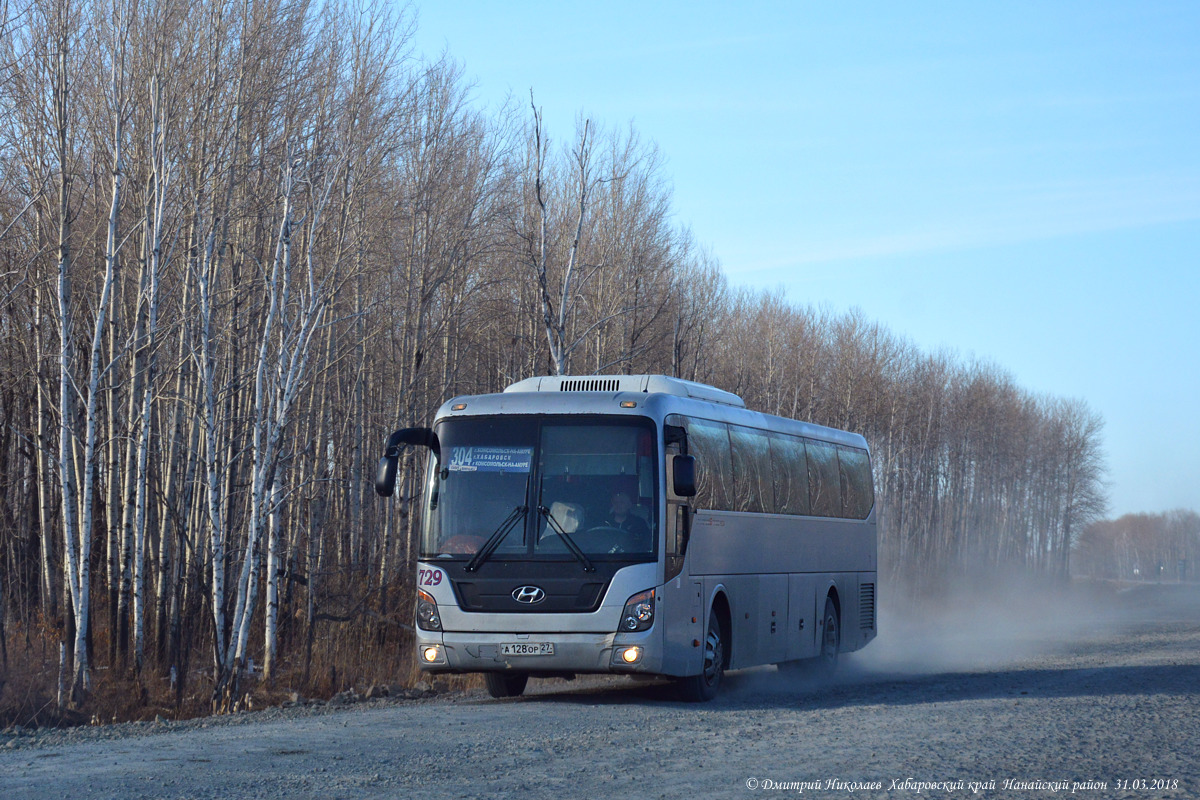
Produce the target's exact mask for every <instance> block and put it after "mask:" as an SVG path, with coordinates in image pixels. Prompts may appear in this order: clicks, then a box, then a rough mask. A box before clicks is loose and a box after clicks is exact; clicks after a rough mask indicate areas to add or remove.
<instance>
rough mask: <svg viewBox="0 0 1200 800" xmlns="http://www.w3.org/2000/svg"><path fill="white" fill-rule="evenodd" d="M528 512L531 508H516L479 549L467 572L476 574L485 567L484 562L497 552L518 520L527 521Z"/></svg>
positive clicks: (468, 565) (467, 567)
mask: <svg viewBox="0 0 1200 800" xmlns="http://www.w3.org/2000/svg"><path fill="white" fill-rule="evenodd" d="M528 511H529V506H517V507H516V508H514V509H513V510H512V513H510V514H509V515H508V516H507V517H506V518H505V520H504V522H501V523H500V527H499V528H496V531H495V532H494V533H493V534H492V535H491V536H490V537H488V540H487V541H486V542H484V543H483V547H481V548H479V552H478V553H476V554H475V557H474V558H472V559H471V560H470V562H468V563H467V566H466V571H467V572H474V571H475V570H477V569H479V567H480V566H482V565H483V562H485V561H487V560H488V559H489V558H491V556H492V553H494V552H496V548H497V547H499V546H500V542H501V541H503V539H504V537H505V536H507V535H508V532H509V531H511V530H512V529H513V526H514V525H516V524H517V521H518V520H523V519H525V514H526V513H527V512H528Z"/></svg>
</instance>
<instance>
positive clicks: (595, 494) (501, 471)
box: [420, 416, 658, 561]
mask: <svg viewBox="0 0 1200 800" xmlns="http://www.w3.org/2000/svg"><path fill="white" fill-rule="evenodd" d="M437 433H438V439H439V442H440V445H441V448H440V453H441V457H440V459H438V458H434V459H431V461H430V467H429V473H428V476H427V480H426V486H425V497H424V525H423V531H422V537H421V553H420V556H421V558H424V559H429V558H440V559H449V558H464V559H465V558H471V557H472V556H473V555H475V554H476V553H477V552H478V551H479V550H480V549H481V548H483V546H484V545H485V543H486V542H487V541H488V540H489V539H490V538H492V537H493V536H494V535H500V532H501V531H503V530H504V529H505V528H507V529H508V531H507V533H505V534H503V536H502V538H501V539H500V540H499V542H498V544H497V545H496V547H495V550H494V552H493V553H492V554H491V556H490V558H491V559H492V560H505V561H511V560H514V559H526V558H531V559H541V558H544V559H549V560H572V559H574V558H576V557H577V556H576V554H575V552H574V551H575V550H576V549H578V550H579V551H581V552H582V553H584V554H586V556H587V559H592V560H606V559H614V560H616V559H619V560H622V561H649V560H653V559H654V558H655V556H656V553H657V541H658V538H657V524H656V517H657V514H656V513H655V510H656V509H657V507H658V506H657V487H658V477H657V470H656V464H657V459H656V455H655V445H654V441H655V435H654V427H653V425H652V424H651V422H650V421H649V420H638V419H634V418H630V417H619V418H594V417H588V418H585V417H578V416H571V417H533V416H505V417H474V418H471V417H459V418H455V419H449V420H445V421H443V422H442V423H441V424H440V425H439V426H438V428H437ZM572 544H574V545H575V546H576V547H572ZM585 560H586V559H585Z"/></svg>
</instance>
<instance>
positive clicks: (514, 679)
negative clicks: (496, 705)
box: [483, 672, 529, 698]
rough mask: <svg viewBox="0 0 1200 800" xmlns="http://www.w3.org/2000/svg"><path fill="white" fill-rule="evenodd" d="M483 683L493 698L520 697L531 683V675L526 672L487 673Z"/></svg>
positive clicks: (484, 674) (484, 675)
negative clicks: (526, 685)
mask: <svg viewBox="0 0 1200 800" xmlns="http://www.w3.org/2000/svg"><path fill="white" fill-rule="evenodd" d="M483 682H484V683H486V684H487V690H488V694H490V695H491V696H492V697H496V698H501V697H520V696H521V694H522V692H524V691H525V684H526V683H528V682H529V675H528V674H526V673H524V672H485V673H483Z"/></svg>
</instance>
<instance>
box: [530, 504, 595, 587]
mask: <svg viewBox="0 0 1200 800" xmlns="http://www.w3.org/2000/svg"><path fill="white" fill-rule="evenodd" d="M538 511H540V512H541V513H542V514H543V515H544V516H545V517H546V521H547V522H549V523H550V527H551V528H553V529H554V532H555V533H557V534H558V535H559V536H561V537H562V540H563V544H565V545H566V546H567V549H569V550H570V551H571V552H572V553H574V554H575V557H576V558H578V559H579V563H581V564H583V571H584V572H595V571H596V568H595V567H593V566H592V562H591V561H588V557H587V556H586V555H584V554H583V551H582V550H580V549H579V545H577V544H575V540H574V539H572V538H571V537H570V536H568V535H567V532H566V531H564V530H563V529H562V526H561V525H559V524H558V520H556V519H555V518H554V515H553V514H551V513H550V509H548V508H546V507H545V506H538Z"/></svg>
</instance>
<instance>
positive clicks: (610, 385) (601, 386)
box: [558, 378, 621, 392]
mask: <svg viewBox="0 0 1200 800" xmlns="http://www.w3.org/2000/svg"><path fill="white" fill-rule="evenodd" d="M558 390H559V391H560V392H619V391H621V381H620V380H619V379H617V378H564V379H563V381H562V383H560V384H559V385H558Z"/></svg>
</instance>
